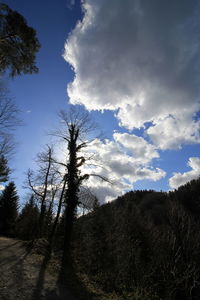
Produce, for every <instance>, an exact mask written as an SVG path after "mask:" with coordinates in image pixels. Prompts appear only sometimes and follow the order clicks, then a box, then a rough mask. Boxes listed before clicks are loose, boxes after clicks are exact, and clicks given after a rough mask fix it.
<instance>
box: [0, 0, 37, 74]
mask: <svg viewBox="0 0 200 300" xmlns="http://www.w3.org/2000/svg"><path fill="white" fill-rule="evenodd" d="M39 48H40V44H39V41H38V39H37V38H36V32H35V30H34V29H33V28H31V27H29V26H28V25H27V23H26V20H25V19H24V17H23V16H22V15H20V14H19V13H18V12H17V11H14V10H12V9H11V8H9V7H8V5H6V4H4V3H2V4H0V71H1V72H4V71H5V70H6V69H9V71H10V75H11V76H15V75H20V74H21V73H25V74H26V73H36V72H37V71H38V68H37V67H36V66H35V54H36V52H37V51H38V50H39Z"/></svg>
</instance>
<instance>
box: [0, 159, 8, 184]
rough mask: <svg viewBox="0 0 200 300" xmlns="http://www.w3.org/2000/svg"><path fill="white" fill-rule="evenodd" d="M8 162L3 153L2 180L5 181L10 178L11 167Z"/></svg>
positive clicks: (0, 162) (0, 160)
mask: <svg viewBox="0 0 200 300" xmlns="http://www.w3.org/2000/svg"><path fill="white" fill-rule="evenodd" d="M7 164H8V162H7V159H6V158H5V157H4V156H3V155H2V156H0V182H5V181H7V180H8V175H9V173H10V169H9V168H8V166H7Z"/></svg>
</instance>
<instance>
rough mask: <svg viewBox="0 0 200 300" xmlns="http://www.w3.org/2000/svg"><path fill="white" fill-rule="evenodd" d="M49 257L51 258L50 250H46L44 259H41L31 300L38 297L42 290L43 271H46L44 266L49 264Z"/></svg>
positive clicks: (35, 299)
mask: <svg viewBox="0 0 200 300" xmlns="http://www.w3.org/2000/svg"><path fill="white" fill-rule="evenodd" d="M50 259H51V251H47V253H46V255H45V256H44V259H43V261H42V264H41V267H40V271H39V274H38V279H37V282H36V287H35V289H34V291H33V294H32V297H31V300H38V299H40V296H41V292H42V289H43V286H44V279H45V272H46V268H47V266H48V264H49V261H50ZM46 299H48V298H46ZM55 299H56V298H55Z"/></svg>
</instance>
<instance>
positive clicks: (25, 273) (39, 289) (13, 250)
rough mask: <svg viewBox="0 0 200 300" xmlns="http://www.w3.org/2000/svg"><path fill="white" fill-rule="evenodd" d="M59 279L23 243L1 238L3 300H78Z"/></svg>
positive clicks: (0, 255)
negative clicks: (58, 282)
mask: <svg viewBox="0 0 200 300" xmlns="http://www.w3.org/2000/svg"><path fill="white" fill-rule="evenodd" d="M56 279H57V278H56V275H53V274H50V273H49V272H48V271H47V270H46V269H45V268H43V264H42V258H41V257H40V256H38V255H34V254H31V253H30V252H28V251H27V250H26V249H25V247H24V246H23V244H22V242H20V241H18V240H14V239H8V238H4V237H0V300H16V299H19V300H23V299H26V300H39V299H43V300H45V299H46V300H78V299H76V298H74V297H73V296H72V295H70V293H69V292H68V291H67V290H66V289H65V288H60V287H59V288H58V287H57V285H56V281H57V280H56Z"/></svg>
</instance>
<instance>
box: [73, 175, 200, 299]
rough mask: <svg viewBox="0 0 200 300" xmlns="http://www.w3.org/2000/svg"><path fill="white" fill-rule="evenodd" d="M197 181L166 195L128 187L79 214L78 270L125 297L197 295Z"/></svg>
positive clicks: (199, 226) (199, 284)
mask: <svg viewBox="0 0 200 300" xmlns="http://www.w3.org/2000/svg"><path fill="white" fill-rule="evenodd" d="M199 183H200V181H199V180H194V181H192V182H190V183H188V184H186V185H185V186H183V187H181V188H180V189H178V190H177V191H175V192H170V193H169V194H168V193H161V192H153V191H135V192H129V193H127V194H126V195H124V196H123V197H119V198H118V199H116V200H115V201H114V202H112V203H109V204H107V205H103V206H101V207H100V208H98V209H97V210H96V211H95V212H93V213H90V214H88V215H86V216H84V217H81V218H79V219H78V220H77V221H76V223H75V232H74V237H73V251H74V252H73V254H74V261H75V265H76V269H77V272H80V273H82V274H86V275H87V276H88V277H89V278H90V280H91V281H92V282H94V283H95V284H97V285H99V286H100V287H101V288H102V289H103V290H104V291H105V292H106V293H111V292H115V293H117V294H119V295H121V297H124V299H128V297H130V299H141V300H143V299H149V300H155V299H160V300H161V299H162V300H172V299H173V300H175V299H182V300H184V299H188V300H189V299H198V298H199V294H200V255H199V248H200V233H199V232H200V223H199V220H198V219H197V218H196V215H197V211H195V213H193V209H192V208H193V206H194V205H196V207H198V199H199ZM183 191H184V192H183ZM189 195H190V197H189Z"/></svg>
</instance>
